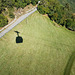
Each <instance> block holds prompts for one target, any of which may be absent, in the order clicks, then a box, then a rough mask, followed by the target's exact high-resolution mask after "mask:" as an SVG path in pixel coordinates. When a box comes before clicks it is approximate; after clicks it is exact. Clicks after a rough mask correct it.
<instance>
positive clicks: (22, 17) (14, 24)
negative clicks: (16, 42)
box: [0, 8, 37, 38]
mask: <svg viewBox="0 0 75 75" xmlns="http://www.w3.org/2000/svg"><path fill="white" fill-rule="evenodd" d="M36 10H37V8H35V9H34V10H33V11H31V12H29V13H27V14H25V15H23V16H21V17H20V18H18V19H17V21H16V22H15V23H13V24H12V25H10V26H9V27H8V28H7V29H5V30H4V31H2V32H1V33H0V38H1V37H3V36H4V35H5V34H6V33H7V32H9V31H10V30H11V29H12V28H14V27H15V26H16V25H18V24H19V23H20V22H21V21H23V20H24V19H25V18H27V17H28V16H29V15H31V14H32V13H34V12H35V11H36Z"/></svg>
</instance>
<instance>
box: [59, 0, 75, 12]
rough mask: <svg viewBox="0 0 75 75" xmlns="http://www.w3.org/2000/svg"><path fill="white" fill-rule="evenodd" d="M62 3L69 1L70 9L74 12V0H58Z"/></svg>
mask: <svg viewBox="0 0 75 75" xmlns="http://www.w3.org/2000/svg"><path fill="white" fill-rule="evenodd" d="M59 1H60V2H61V3H62V4H63V5H64V4H66V3H69V5H70V7H71V9H72V11H73V12H74V13H75V0H59Z"/></svg>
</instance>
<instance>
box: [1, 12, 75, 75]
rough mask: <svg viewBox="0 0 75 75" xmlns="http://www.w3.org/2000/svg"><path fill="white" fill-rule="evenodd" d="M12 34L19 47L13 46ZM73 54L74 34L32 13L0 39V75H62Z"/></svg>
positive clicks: (14, 44) (14, 43)
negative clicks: (18, 34)
mask: <svg viewBox="0 0 75 75" xmlns="http://www.w3.org/2000/svg"><path fill="white" fill-rule="evenodd" d="M15 30H16V31H19V32H20V36H22V38H23V43H21V44H16V42H15V39H16V36H17V35H16V33H15V32H14V31H15ZM73 51H75V32H71V31H69V30H67V29H65V28H58V27H55V26H53V24H52V23H51V22H50V20H49V18H48V17H46V16H42V15H40V14H39V13H38V12H35V13H34V14H32V15H31V16H29V17H28V18H27V19H25V20H24V21H22V22H21V23H20V24H19V25H18V26H16V27H15V28H13V29H12V30H11V31H10V32H8V33H7V34H6V35H5V36H4V37H2V38H1V39H0V75H63V74H64V69H65V67H66V65H67V63H68V60H69V58H70V56H71V54H72V52H73ZM73 70H74V67H73V68H72V71H73ZM74 74H75V72H74V71H73V73H71V75H74Z"/></svg>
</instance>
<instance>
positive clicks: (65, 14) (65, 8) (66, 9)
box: [38, 0, 75, 31]
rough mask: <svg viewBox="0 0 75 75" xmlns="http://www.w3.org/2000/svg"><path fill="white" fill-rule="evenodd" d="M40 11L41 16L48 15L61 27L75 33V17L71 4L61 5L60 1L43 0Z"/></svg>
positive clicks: (39, 6) (39, 7)
mask: <svg viewBox="0 0 75 75" xmlns="http://www.w3.org/2000/svg"><path fill="white" fill-rule="evenodd" d="M38 11H39V12H40V13H41V14H48V16H49V18H50V19H51V20H52V21H53V20H54V21H55V22H56V23H58V24H59V25H62V26H65V27H66V28H68V29H70V30H73V31H75V15H74V14H73V12H72V11H71V7H70V5H69V3H65V5H61V4H60V2H59V1H58V0H41V2H40V4H39V5H38Z"/></svg>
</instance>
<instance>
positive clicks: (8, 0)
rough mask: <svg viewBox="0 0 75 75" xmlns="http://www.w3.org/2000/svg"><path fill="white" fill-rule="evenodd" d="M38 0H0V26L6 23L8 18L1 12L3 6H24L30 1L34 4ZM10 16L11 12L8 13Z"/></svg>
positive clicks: (11, 15) (3, 9) (3, 8)
mask: <svg viewBox="0 0 75 75" xmlns="http://www.w3.org/2000/svg"><path fill="white" fill-rule="evenodd" d="M38 1H39V0H0V27H3V26H5V25H7V24H8V19H7V17H5V16H4V15H3V14H2V11H5V8H13V7H16V8H17V9H18V8H24V7H26V6H27V5H29V4H30V3H31V4H33V5H36V4H37V3H38ZM9 16H10V17H11V18H12V17H14V15H13V12H11V13H10V14H9Z"/></svg>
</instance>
